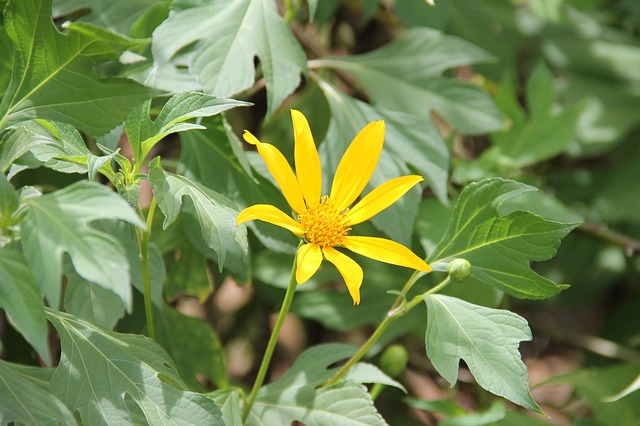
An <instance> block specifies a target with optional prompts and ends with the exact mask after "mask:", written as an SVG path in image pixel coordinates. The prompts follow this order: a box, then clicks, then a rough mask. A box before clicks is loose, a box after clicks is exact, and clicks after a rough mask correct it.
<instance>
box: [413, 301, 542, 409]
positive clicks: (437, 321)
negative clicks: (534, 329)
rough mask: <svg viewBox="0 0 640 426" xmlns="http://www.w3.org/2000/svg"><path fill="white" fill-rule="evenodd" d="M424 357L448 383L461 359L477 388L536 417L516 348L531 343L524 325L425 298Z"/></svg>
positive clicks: (503, 315)
mask: <svg viewBox="0 0 640 426" xmlns="http://www.w3.org/2000/svg"><path fill="white" fill-rule="evenodd" d="M424 300H425V302H426V304H427V314H428V320H427V332H426V335H425V344H426V347H427V356H428V357H429V359H430V360H431V362H432V363H433V366H434V367H435V368H436V370H438V372H439V373H440V374H441V375H442V376H443V377H444V378H445V379H447V381H448V382H449V383H450V384H451V386H453V385H455V383H456V382H457V380H458V368H459V363H460V360H461V359H462V360H464V361H465V362H466V363H467V366H469V369H470V370H471V373H472V374H473V376H474V377H475V378H476V381H477V382H478V384H479V385H480V386H482V387H483V388H485V389H486V390H488V391H489V392H491V393H494V394H496V395H500V396H502V397H504V398H506V399H508V400H510V401H512V402H515V403H516V404H519V405H522V406H523V407H525V408H528V409H530V410H533V411H538V412H541V410H540V407H538V404H536V402H535V401H534V400H533V398H532V397H531V394H530V392H529V387H528V385H527V377H528V375H527V367H526V366H525V365H524V363H523V362H522V360H521V359H520V354H519V353H518V345H519V344H520V342H521V341H523V340H531V330H529V326H528V325H527V321H526V320H525V319H524V318H522V317H520V316H518V315H517V314H514V313H513V312H510V311H506V310H498V309H491V308H485V307H482V306H477V305H473V304H471V303H468V302H465V301H463V300H460V299H457V298H454V297H449V296H444V295H425V296H424Z"/></svg>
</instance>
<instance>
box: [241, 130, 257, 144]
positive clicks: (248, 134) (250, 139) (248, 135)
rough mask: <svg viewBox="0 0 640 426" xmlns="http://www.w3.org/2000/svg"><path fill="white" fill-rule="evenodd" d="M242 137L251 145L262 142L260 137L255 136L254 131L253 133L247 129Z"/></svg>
mask: <svg viewBox="0 0 640 426" xmlns="http://www.w3.org/2000/svg"><path fill="white" fill-rule="evenodd" d="M242 138H243V139H244V140H245V141H247V143H250V144H251V145H258V144H259V143H260V141H259V140H258V138H256V137H255V136H253V133H251V132H250V131H248V130H245V131H244V133H243V134H242Z"/></svg>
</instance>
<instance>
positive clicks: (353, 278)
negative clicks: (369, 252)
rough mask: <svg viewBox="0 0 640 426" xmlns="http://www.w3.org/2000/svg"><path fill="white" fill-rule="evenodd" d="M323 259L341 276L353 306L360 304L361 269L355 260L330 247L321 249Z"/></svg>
mask: <svg viewBox="0 0 640 426" xmlns="http://www.w3.org/2000/svg"><path fill="white" fill-rule="evenodd" d="M322 253H323V254H324V257H325V258H326V259H327V260H328V261H329V262H331V263H333V264H334V265H335V266H336V268H338V272H340V275H342V278H343V279H344V282H345V284H346V285H347V289H348V290H349V294H350V295H351V298H352V299H353V304H354V305H359V304H360V286H361V285H362V268H361V267H360V265H358V264H357V263H356V262H355V260H353V259H351V258H350V257H349V256H347V255H346V254H343V253H340V252H339V251H338V250H336V249H334V248H332V247H324V248H323V249H322Z"/></svg>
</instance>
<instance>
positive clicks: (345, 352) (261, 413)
mask: <svg viewBox="0 0 640 426" xmlns="http://www.w3.org/2000/svg"><path fill="white" fill-rule="evenodd" d="M353 351H354V348H352V347H350V346H346V345H341V344H328V345H319V346H315V347H313V348H310V349H308V350H307V351H305V352H304V353H303V354H301V355H300V356H299V357H298V358H297V359H296V361H295V363H294V364H293V365H292V366H291V368H290V369H289V370H288V371H287V372H286V373H285V374H284V375H283V376H282V377H280V378H279V379H278V380H276V381H275V382H273V383H270V384H269V385H267V386H265V387H263V388H262V389H261V390H260V392H259V393H258V397H257V398H256V402H255V404H254V405H253V407H252V409H251V411H250V413H249V417H248V419H247V420H248V423H249V424H250V425H263V424H290V423H291V422H292V421H294V420H297V421H300V422H302V423H304V424H306V425H309V426H313V425H318V426H320V425H326V424H340V425H385V424H386V422H385V421H384V419H383V418H382V417H381V416H380V414H378V412H377V411H376V410H375V407H374V406H373V401H372V400H371V396H370V395H369V394H368V392H367V391H366V388H364V387H363V386H362V385H360V384H357V383H355V382H353V381H347V382H340V383H338V384H337V385H334V386H329V387H321V388H319V389H315V388H316V387H317V386H318V385H319V384H321V383H323V382H325V381H326V380H328V379H329V378H331V376H332V375H333V374H334V373H335V372H336V371H337V369H336V368H331V369H327V368H328V367H329V366H330V365H331V364H333V363H335V362H337V361H340V360H342V359H345V358H347V357H348V356H349V355H351V354H352V353H353ZM380 375H383V374H382V373H380ZM352 380H358V381H360V380H362V381H366V382H371V381H376V378H375V377H374V375H369V376H368V377H358V375H356V376H354V377H353V378H352Z"/></svg>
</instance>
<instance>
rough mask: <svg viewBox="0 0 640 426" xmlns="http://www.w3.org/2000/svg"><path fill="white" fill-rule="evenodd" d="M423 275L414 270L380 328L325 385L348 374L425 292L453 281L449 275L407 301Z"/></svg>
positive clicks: (422, 297) (441, 287) (415, 304)
mask: <svg viewBox="0 0 640 426" xmlns="http://www.w3.org/2000/svg"><path fill="white" fill-rule="evenodd" d="M421 276H422V274H420V273H419V272H417V271H416V272H414V273H413V275H411V277H410V278H409V280H408V281H407V283H406V284H405V286H404V288H403V289H402V294H401V295H400V296H398V299H396V301H395V303H394V304H393V306H392V307H391V309H390V310H389V312H387V315H385V317H384V319H383V320H382V322H381V323H380V325H379V326H378V328H376V329H375V331H374V332H373V334H371V336H369V338H368V339H367V341H366V342H364V344H363V345H362V346H361V347H360V349H358V352H356V353H355V354H353V356H351V358H349V360H348V361H347V362H346V363H345V364H344V365H343V366H342V367H341V368H340V370H339V371H338V372H337V373H336V374H334V376H333V377H332V378H331V379H329V381H328V382H327V383H325V386H330V385H333V384H336V383H338V381H339V380H340V379H341V378H343V377H344V375H345V374H347V372H348V371H349V369H350V368H351V367H353V366H354V365H355V364H356V363H357V362H358V361H360V360H361V359H362V357H364V356H365V355H366V354H367V352H369V350H370V349H371V348H372V347H373V345H375V344H376V342H377V341H378V339H379V338H380V336H382V333H384V332H385V330H386V329H387V327H389V325H390V324H391V323H392V322H393V321H395V320H396V319H398V318H399V317H401V316H403V315H406V314H407V313H408V312H409V311H411V310H412V309H413V308H415V307H416V306H417V305H419V304H420V303H421V302H422V301H423V300H424V295H425V294H433V293H437V292H439V291H440V290H442V289H443V288H445V287H446V286H448V285H449V284H450V283H451V278H449V276H447V278H445V279H444V280H443V281H442V282H441V283H440V284H438V285H436V286H435V287H433V288H432V289H430V290H429V291H427V292H425V293H424V294H419V295H417V296H416V297H414V298H413V299H411V301H410V302H407V299H406V295H407V293H408V292H409V290H410V289H411V287H413V285H414V284H415V283H416V281H417V280H418V278H420V277H421Z"/></svg>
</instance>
